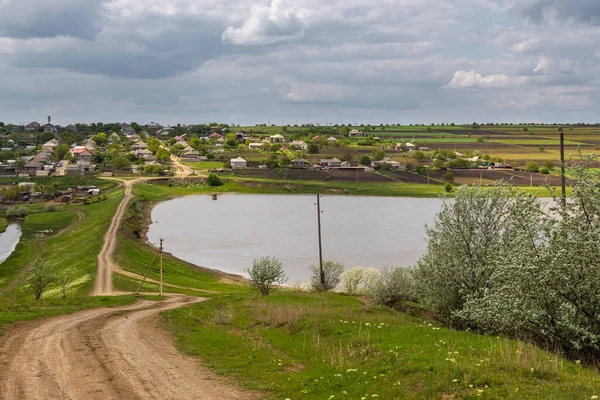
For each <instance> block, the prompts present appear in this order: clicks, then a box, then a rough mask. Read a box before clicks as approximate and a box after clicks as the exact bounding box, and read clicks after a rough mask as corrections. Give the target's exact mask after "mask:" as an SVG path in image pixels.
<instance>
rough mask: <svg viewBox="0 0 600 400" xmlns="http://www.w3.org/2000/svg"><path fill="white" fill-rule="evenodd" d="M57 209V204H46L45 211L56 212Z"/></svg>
mask: <svg viewBox="0 0 600 400" xmlns="http://www.w3.org/2000/svg"><path fill="white" fill-rule="evenodd" d="M54 211H56V206H55V205H54V204H46V205H45V206H44V212H48V213H49V212H54Z"/></svg>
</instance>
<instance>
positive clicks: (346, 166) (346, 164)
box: [341, 161, 352, 168]
mask: <svg viewBox="0 0 600 400" xmlns="http://www.w3.org/2000/svg"><path fill="white" fill-rule="evenodd" d="M341 167H342V168H352V164H350V163H349V162H348V161H344V162H342V165H341Z"/></svg>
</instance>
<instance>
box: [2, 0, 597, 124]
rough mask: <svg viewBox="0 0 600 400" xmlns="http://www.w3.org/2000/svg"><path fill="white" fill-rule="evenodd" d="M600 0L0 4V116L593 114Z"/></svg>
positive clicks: (413, 118) (165, 119)
mask: <svg viewBox="0 0 600 400" xmlns="http://www.w3.org/2000/svg"><path fill="white" fill-rule="evenodd" d="M598 43H600V1H598V0H428V1H422V0H264V1H263V0H227V1H223V0H52V1H49V0H27V1H23V0H0V121H5V122H13V123H19V122H21V123H28V122H30V121H34V120H35V121H39V122H42V121H44V120H45V119H46V117H47V116H48V115H51V116H52V118H53V119H52V120H53V122H55V123H58V124H63V125H66V124H69V123H74V122H97V121H104V122H117V121H118V122H131V121H137V122H140V123H148V122H151V121H154V122H159V123H162V124H176V123H182V124H192V123H203V122H212V121H218V122H223V123H230V124H242V125H247V124H248V125H254V124H258V123H271V124H292V125H293V124H296V123H298V124H303V123H313V124H317V123H318V124H321V125H326V124H336V123H337V124H342V123H343V124H348V123H352V124H359V123H365V124H366V123H372V124H379V123H394V124H396V123H400V124H409V123H427V124H429V123H441V122H445V123H451V122H454V123H457V124H459V123H470V122H474V121H477V122H481V123H483V122H563V123H566V122H599V121H600V116H598V112H597V111H598V110H599V109H600V46H598Z"/></svg>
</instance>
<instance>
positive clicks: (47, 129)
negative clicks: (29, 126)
mask: <svg viewBox="0 0 600 400" xmlns="http://www.w3.org/2000/svg"><path fill="white" fill-rule="evenodd" d="M44 132H58V128H57V127H56V126H54V125H52V124H51V123H47V124H46V125H44Z"/></svg>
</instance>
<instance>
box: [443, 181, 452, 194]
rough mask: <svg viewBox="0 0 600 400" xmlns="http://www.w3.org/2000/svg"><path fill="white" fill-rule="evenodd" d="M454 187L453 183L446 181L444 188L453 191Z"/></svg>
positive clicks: (448, 191) (447, 191)
mask: <svg viewBox="0 0 600 400" xmlns="http://www.w3.org/2000/svg"><path fill="white" fill-rule="evenodd" d="M453 189H454V188H453V187H452V184H451V183H450V182H446V184H445V185H444V190H445V191H446V193H450V192H452V190H453Z"/></svg>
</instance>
